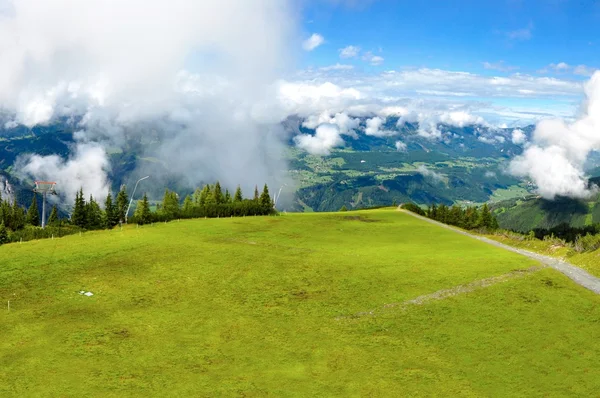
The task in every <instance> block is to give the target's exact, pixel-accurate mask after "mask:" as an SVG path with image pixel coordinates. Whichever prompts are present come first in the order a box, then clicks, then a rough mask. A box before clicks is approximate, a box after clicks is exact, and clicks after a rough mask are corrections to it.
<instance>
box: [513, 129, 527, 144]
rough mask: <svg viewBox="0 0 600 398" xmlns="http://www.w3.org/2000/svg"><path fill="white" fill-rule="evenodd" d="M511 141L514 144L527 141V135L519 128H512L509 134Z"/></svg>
mask: <svg viewBox="0 0 600 398" xmlns="http://www.w3.org/2000/svg"><path fill="white" fill-rule="evenodd" d="M511 140H512V143H513V144H515V145H521V144H524V143H525V142H527V136H526V135H525V132H523V130H521V129H514V130H513V131H512V134H511Z"/></svg>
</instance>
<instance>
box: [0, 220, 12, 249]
mask: <svg viewBox="0 0 600 398" xmlns="http://www.w3.org/2000/svg"><path fill="white" fill-rule="evenodd" d="M8 242H10V239H9V238H8V231H7V230H6V226H5V225H4V222H0V245H3V244H5V243H8Z"/></svg>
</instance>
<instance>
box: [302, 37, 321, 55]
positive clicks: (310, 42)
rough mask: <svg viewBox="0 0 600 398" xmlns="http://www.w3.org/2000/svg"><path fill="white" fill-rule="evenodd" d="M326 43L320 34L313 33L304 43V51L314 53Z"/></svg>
mask: <svg viewBox="0 0 600 398" xmlns="http://www.w3.org/2000/svg"><path fill="white" fill-rule="evenodd" d="M324 42H325V38H324V37H323V36H321V35H320V34H318V33H313V34H312V35H311V36H310V37H309V38H308V39H306V40H304V41H303V42H302V48H303V49H304V51H312V50H314V49H315V48H317V47H319V46H320V45H321V44H323V43H324Z"/></svg>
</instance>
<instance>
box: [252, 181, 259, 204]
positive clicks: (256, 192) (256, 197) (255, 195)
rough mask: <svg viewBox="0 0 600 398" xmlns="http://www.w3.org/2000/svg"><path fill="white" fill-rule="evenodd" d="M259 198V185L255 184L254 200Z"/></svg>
mask: <svg viewBox="0 0 600 398" xmlns="http://www.w3.org/2000/svg"><path fill="white" fill-rule="evenodd" d="M258 198H259V196H258V185H255V186H254V198H253V199H254V201H256V202H258Z"/></svg>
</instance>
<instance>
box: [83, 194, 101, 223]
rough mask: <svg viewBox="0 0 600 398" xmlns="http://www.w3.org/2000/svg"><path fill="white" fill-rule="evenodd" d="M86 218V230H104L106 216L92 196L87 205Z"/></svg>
mask: <svg viewBox="0 0 600 398" xmlns="http://www.w3.org/2000/svg"><path fill="white" fill-rule="evenodd" d="M85 216H86V217H85V220H86V224H85V228H86V229H102V227H103V219H104V214H103V213H102V209H100V205H98V202H96V200H95V199H94V197H93V196H92V195H90V201H89V202H88V203H87V204H86V205H85Z"/></svg>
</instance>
